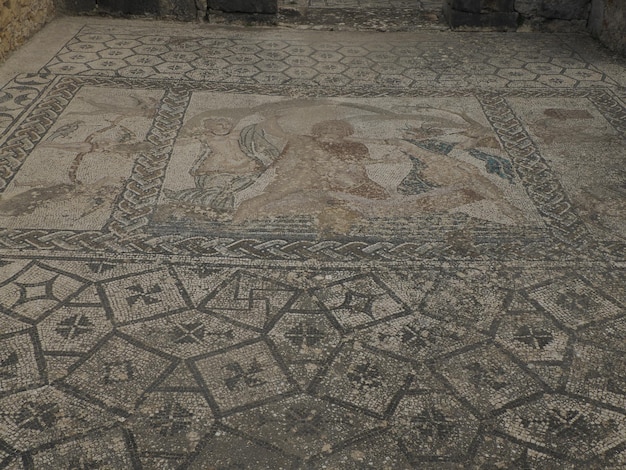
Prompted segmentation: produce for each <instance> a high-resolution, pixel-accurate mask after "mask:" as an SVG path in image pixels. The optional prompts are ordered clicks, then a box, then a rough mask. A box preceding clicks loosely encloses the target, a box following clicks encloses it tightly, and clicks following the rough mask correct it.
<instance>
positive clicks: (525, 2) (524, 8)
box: [515, 0, 541, 17]
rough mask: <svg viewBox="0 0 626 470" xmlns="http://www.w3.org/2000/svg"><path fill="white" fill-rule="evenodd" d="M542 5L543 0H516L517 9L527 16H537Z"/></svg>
mask: <svg viewBox="0 0 626 470" xmlns="http://www.w3.org/2000/svg"><path fill="white" fill-rule="evenodd" d="M540 6H541V0H515V11H516V12H518V13H519V14H520V15H523V16H525V17H531V16H536V15H537V14H538V13H539V7H540Z"/></svg>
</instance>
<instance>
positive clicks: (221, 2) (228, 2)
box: [209, 0, 278, 14]
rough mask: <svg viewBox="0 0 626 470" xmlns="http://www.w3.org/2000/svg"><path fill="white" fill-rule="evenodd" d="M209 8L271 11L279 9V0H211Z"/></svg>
mask: <svg viewBox="0 0 626 470" xmlns="http://www.w3.org/2000/svg"><path fill="white" fill-rule="evenodd" d="M209 8H210V9H212V10H219V11H225V12H231V13H270V14H274V13H276V12H277V11H278V1H277V0H209Z"/></svg>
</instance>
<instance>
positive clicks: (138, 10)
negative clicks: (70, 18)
mask: <svg viewBox="0 0 626 470" xmlns="http://www.w3.org/2000/svg"><path fill="white" fill-rule="evenodd" d="M98 8H99V9H101V10H105V11H110V12H112V13H123V14H127V15H142V14H146V13H147V14H157V13H159V0H133V1H132V2H128V1H126V0H98Z"/></svg>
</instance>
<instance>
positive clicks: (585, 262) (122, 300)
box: [0, 2, 626, 470]
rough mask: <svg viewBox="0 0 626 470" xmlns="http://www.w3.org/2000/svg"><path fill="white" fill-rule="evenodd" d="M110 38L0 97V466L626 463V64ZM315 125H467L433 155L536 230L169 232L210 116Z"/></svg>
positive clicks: (167, 34)
mask: <svg viewBox="0 0 626 470" xmlns="http://www.w3.org/2000/svg"><path fill="white" fill-rule="evenodd" d="M311 5H313V3H311ZM325 5H328V7H329V8H330V6H331V5H330V2H327V3H325ZM88 23H89V24H86V25H84V26H83V27H82V28H81V29H79V30H78V31H76V34H75V35H74V37H73V38H71V39H70V40H69V41H68V42H67V44H65V45H64V46H63V47H62V48H61V50H60V51H58V53H57V54H55V55H54V57H52V58H51V59H50V60H49V61H47V65H46V66H45V67H44V68H43V70H42V71H41V73H37V74H30V75H25V74H22V75H18V76H15V77H14V78H13V79H12V80H11V81H10V82H8V83H7V84H5V85H4V87H3V88H2V89H1V90H0V188H1V192H2V198H0V220H2V224H3V225H2V228H0V468H7V469H11V470H14V469H59V468H70V469H91V468H110V469H207V468H238V469H272V470H274V469H311V470H313V469H321V468H329V469H331V468H341V469H363V468H375V469H394V470H395V469H410V468H420V469H433V470H434V469H441V468H445V469H461V468H476V469H488V468H528V469H546V468H565V469H578V468H581V469H582V468H585V469H587V468H589V469H596V468H597V469H600V468H602V469H604V468H615V469H619V468H624V467H626V368H625V366H624V361H623V356H624V354H625V353H626V346H625V344H626V341H625V340H626V291H625V289H624V286H625V285H626V243H625V241H624V239H623V233H624V232H623V230H622V228H623V227H624V221H625V220H626V217H625V214H624V210H623V207H625V206H624V205H623V204H621V202H623V201H624V200H625V199H626V194H625V193H624V176H626V175H624V173H623V171H620V169H621V167H622V166H623V165H621V163H620V158H622V157H621V155H623V154H624V152H622V150H624V149H625V148H626V140H625V139H626V108H625V104H626V103H625V102H624V98H625V97H626V92H625V89H624V88H623V87H620V85H619V83H622V84H623V83H625V80H626V67H625V65H626V63H624V62H619V64H618V65H615V63H613V64H612V65H611V66H608V65H607V63H608V62H607V60H605V59H606V57H605V56H603V55H602V54H601V53H598V55H597V56H596V60H590V59H589V58H588V57H589V51H590V50H593V45H592V44H589V43H588V42H585V41H589V40H588V39H584V38H578V39H576V37H569V40H568V39H566V38H567V37H566V36H546V35H523V36H519V37H516V38H515V39H513V38H511V37H509V36H507V35H503V36H501V35H494V34H480V35H473V36H463V37H462V38H460V37H459V36H456V35H447V34H446V35H440V34H439V33H437V34H425V35H423V36H420V37H419V38H417V39H416V37H415V36H412V35H405V36H402V35H396V34H389V35H384V36H379V38H380V40H379V41H375V40H372V39H371V36H369V35H360V33H356V34H343V35H337V36H333V35H329V34H328V33H322V34H323V36H324V37H323V38H322V39H316V38H317V36H315V35H314V33H311V32H307V33H306V34H307V37H306V38H305V37H303V36H302V35H301V34H300V33H297V32H292V31H282V30H269V29H268V30H261V31H255V32H253V33H251V32H249V31H247V30H246V29H245V28H241V29H238V28H232V29H230V30H227V32H224V31H223V30H222V31H217V32H213V31H204V30H202V29H198V28H196V29H193V28H189V29H188V30H183V29H184V27H183V26H181V27H180V29H177V28H175V27H172V25H165V24H163V28H162V30H160V31H159V30H157V29H155V28H154V27H146V26H145V23H129V24H128V26H120V23H115V24H112V23H111V22H110V20H101V21H96V20H91V21H88ZM159 24H160V23H159ZM311 34H313V36H311ZM494 39H497V41H498V43H499V44H502V45H503V47H502V48H497V49H494V47H493V43H494ZM467 41H474V42H475V47H472V48H471V52H467V53H464V52H462V50H461V49H460V48H459V47H458V46H459V44H461V43H463V42H467ZM579 41H582V44H581V43H580V42H579ZM505 46H506V47H505ZM18 54H19V53H18ZM45 62H46V61H43V63H45ZM620 67H621V68H620ZM133 71H134V72H133ZM298 71H300V72H298ZM365 72H367V73H366V74H365V75H360V74H361V73H365ZM417 72H419V73H420V74H423V75H419V76H418V73H417ZM299 73H301V75H298V74H299ZM412 74H413V75H412ZM328 77H333V78H332V79H331V78H328ZM292 100H294V102H296V103H298V104H300V105H301V107H302V109H305V111H306V110H307V109H310V110H313V111H316V112H320V111H319V110H320V109H322V110H325V111H327V110H329V109H330V110H332V111H333V112H337V113H338V115H340V116H341V114H340V113H341V112H343V111H342V109H343V108H341V106H347V105H346V103H349V105H350V106H351V107H352V108H354V109H360V110H362V109H366V110H367V111H368V112H370V113H371V112H373V111H372V110H376V112H377V113H379V115H380V113H382V112H383V111H384V107H383V106H382V105H381V104H380V101H388V102H389V103H392V104H393V103H403V105H405V106H406V107H407V108H408V107H410V106H414V107H417V106H422V108H424V109H428V110H429V111H428V112H431V113H434V114H435V115H436V116H439V115H440V114H441V113H444V111H445V110H446V109H447V108H449V107H450V105H449V103H454V104H455V105H456V106H457V107H458V108H462V109H463V113H464V115H463V117H464V120H463V122H467V121H469V122H471V123H472V126H473V127H471V132H466V133H465V134H467V135H465V134H464V136H463V140H458V141H453V142H447V141H443V140H437V139H439V138H440V134H438V133H437V129H435V130H433V129H432V128H430V127H425V126H422V127H421V128H419V129H417V128H416V129H414V132H413V134H412V137H411V139H412V140H413V141H414V142H413V144H412V145H415V146H417V147H418V148H420V149H422V151H423V152H424V153H422V154H419V155H426V156H428V155H430V156H431V159H430V160H428V165H433V166H434V165H435V164H436V163H437V162H439V161H451V162H454V165H453V166H454V167H461V166H462V164H463V163H464V162H465V163H467V162H473V163H472V165H473V167H472V168H479V169H480V170H481V172H480V173H473V174H475V175H481V178H490V179H488V180H487V181H496V182H498V184H499V185H500V186H498V187H504V188H506V191H507V192H506V195H507V196H508V197H511V196H510V195H511V194H513V191H514V190H515V191H519V192H520V194H521V196H519V197H520V198H522V200H523V204H522V206H523V207H522V208H523V209H524V210H526V211H527V212H526V213H527V214H531V215H533V217H534V219H532V220H533V221H534V222H533V223H534V225H523V224H522V225H515V224H510V225H507V224H500V223H497V222H490V221H488V220H487V219H484V218H483V219H481V218H480V217H474V218H471V217H466V216H465V215H463V214H459V213H453V214H447V213H438V212H435V213H432V214H430V215H428V216H423V217H421V218H420V217H416V218H415V220H414V221H413V222H414V225H410V224H408V225H407V221H406V220H403V217H396V218H395V219H394V218H393V217H395V216H393V214H392V216H390V217H392V218H391V219H390V220H387V221H386V222H385V223H384V224H383V223H379V224H378V225H376V224H374V223H373V222H371V223H370V222H367V223H366V222H364V223H362V224H361V225H360V226H358V227H357V228H358V229H355V230H353V231H352V232H345V233H343V234H341V236H339V235H336V234H335V235H334V236H327V233H325V232H319V233H314V232H312V233H313V235H311V233H309V232H303V231H300V232H298V230H300V228H301V227H303V226H304V227H308V226H307V225H306V224H304V222H302V221H301V219H302V218H303V217H302V216H300V217H298V216H297V214H296V216H293V217H292V219H288V220H285V219H280V218H277V219H276V220H271V221H270V222H267V223H265V222H263V223H258V224H257V225H255V224H254V223H247V225H246V224H243V225H239V226H237V225H236V224H231V225H229V223H230V222H228V223H222V222H221V221H220V220H217V221H212V222H211V223H201V220H200V219H199V218H195V219H194V218H187V219H181V220H183V222H184V223H183V222H181V221H180V220H176V219H169V218H167V217H163V218H161V219H159V218H158V217H157V215H158V214H157V212H158V209H159V204H160V201H162V199H159V198H163V195H164V194H165V193H166V190H167V189H168V186H167V184H170V183H171V181H169V180H167V178H168V171H173V170H172V168H174V167H175V166H176V165H177V164H178V162H177V160H176V159H177V158H185V154H186V153H190V152H191V150H189V149H190V148H191V149H192V150H193V145H196V144H194V143H193V139H191V138H190V137H189V135H192V136H193V132H192V131H193V128H194V122H195V121H194V117H195V116H196V115H198V114H200V115H201V113H202V112H205V111H206V109H205V107H206V106H208V105H207V104H206V103H213V104H211V105H212V106H215V107H217V108H219V107H220V106H222V103H230V104H229V105H228V106H230V107H229V108H227V109H229V110H230V113H231V114H228V113H227V112H226V111H224V109H222V108H219V109H220V110H221V111H222V114H224V113H225V114H227V115H228V116H236V112H240V110H241V109H242V108H243V106H241V104H240V103H248V108H249V109H254V111H255V112H258V113H261V114H262V113H263V112H265V113H266V114H267V115H266V116H265V117H266V118H267V116H270V117H271V113H270V111H271V110H272V109H273V108H272V106H273V105H274V103H276V102H281V103H287V104H290V103H292ZM376 100H379V101H376ZM312 102H313V103H315V105H311V103H312ZM338 102H341V103H342V105H341V106H339V105H337V103H338ZM320 103H322V104H320ZM329 103H330V104H329ZM392 104H389V106H392ZM331 105H332V106H331ZM374 105H376V106H374ZM307 106H308V107H309V108H306V107H307ZM315 106H318V108H316V107H315ZM324 106H326V107H324ZM352 108H351V109H352ZM288 109H289V110H291V108H288ZM381 109H383V111H381ZM420 109H421V108H420ZM238 110H239V111H238ZM268 110H269V111H268ZM337 110H339V111H337ZM387 113H389V111H387ZM310 114H313V112H311V113H310ZM291 116H292V115H290V114H288V117H291ZM244 118H246V119H247V118H249V116H248V115H245V116H244ZM267 120H269V118H267ZM294 120H295V119H294ZM264 122H265V121H261V120H257V121H256V122H255V123H256V124H259V123H261V124H263V123H264ZM377 122H378V121H377ZM381 122H382V121H381ZM458 122H459V121H454V120H453V123H457V124H455V125H458ZM381 125H382V124H381ZM103 126H104V127H103ZM449 126H451V127H454V126H453V125H452V124H449ZM275 128H276V126H274V129H275ZM189 129H191V131H189ZM243 129H247V130H249V127H244V128H243ZM266 129H268V131H267V133H264V134H263V136H264V137H267V139H268V140H269V139H270V137H269V133H270V131H269V130H270V127H269V125H268V127H267V128H266ZM477 129H478V130H479V131H480V132H478V131H477ZM418 131H419V132H422V134H418ZM81 132H82V134H81ZM207 132H208V131H207ZM215 135H217V136H218V137H220V135H219V130H218V131H216V134H215ZM226 135H227V134H226ZM237 135H238V136H239V134H237ZM241 135H249V134H245V133H243V132H242V134H241ZM298 136H299V137H298V139H304V137H303V136H302V135H301V134H298ZM485 136H486V137H485ZM222 137H223V135H222ZM185 138H186V139H188V140H187V141H186V142H187V143H186V144H185V145H187V146H185V145H183V146H182V150H181V147H177V145H179V142H180V141H184V139H185ZM216 139H217V137H216ZM242 139H243V138H241V139H239V138H238V140H237V145H241V146H243V147H245V145H249V144H246V142H248V141H244V140H242ZM563 140H565V141H567V144H568V145H566V146H563V144H562V142H563ZM189 142H191V143H189ZM241 142H243V143H241ZM259 142H264V141H261V140H258V139H257V140H253V143H254V144H255V145H257V144H259ZM292 142H295V143H296V144H297V143H298V140H297V139H294V140H293V141H292ZM307 142H308V141H307ZM368 143H369V144H370V145H371V146H372V148H374V147H375V146H376V145H381V144H380V142H378V141H376V142H374V143H372V142H369V141H368ZM496 144H497V146H499V147H498V148H499V149H500V150H499V151H498V152H495V150H493V149H495V148H496ZM485 145H491V147H485ZM356 148H358V147H356ZM485 148H487V149H488V148H491V149H492V150H491V152H492V153H489V152H487V151H486V150H485ZM385 149H387V147H385ZM480 149H482V150H480ZM177 152H178V153H177ZM428 152H430V154H429V153H428ZM495 153H497V155H496V154H495ZM431 154H432V155H431ZM64 155H65V156H66V157H67V156H68V155H69V157H67V158H68V159H69V161H70V162H71V163H72V164H71V165H70V168H69V171H67V172H65V173H62V172H59V171H58V167H61V166H62V165H61V164H60V163H59V162H60V161H63V160H55V158H59V159H60V158H61V157H63V156H64ZM413 158H414V159H417V157H413ZM423 158H426V157H423ZM90 159H91V160H90ZM107 159H112V160H110V161H115V162H118V163H117V164H116V165H115V167H114V168H113V165H111V164H109V166H108V167H107V166H106V165H105V166H103V165H102V163H101V162H102V161H105V162H108V161H109V160H107ZM437 159H439V160H437ZM563 160H565V163H563ZM622 160H623V158H622ZM418 161H419V160H418ZM51 162H57V163H56V164H52V163H51ZM590 162H591V163H590ZM590 164H592V165H593V169H594V172H591V171H588V169H587V168H588V167H586V166H585V165H590ZM420 165H421V166H420ZM425 165H426V164H425V163H421V164H415V165H414V166H413V167H412V168H411V169H407V170H406V172H407V174H408V176H405V177H404V179H403V180H402V182H403V183H402V185H401V187H402V191H404V192H407V193H408V192H410V191H412V190H413V191H423V190H431V189H432V188H433V187H434V185H433V184H432V183H429V182H428V180H427V178H426V173H424V172H423V170H424V168H425ZM572 168H573V170H572ZM123 169H126V170H127V171H128V174H127V175H126V176H123V177H120V176H116V175H118V174H117V173H115V171H122V170H123ZM126 170H124V171H126ZM29 172H30V173H29ZM42 172H45V173H42ZM581 172H583V173H584V175H585V176H584V177H581V176H580V174H581ZM372 174H373V172H372ZM598 174H600V176H597V175H598ZM24 175H26V176H28V175H31V176H29V177H30V178H32V181H34V182H35V183H36V184H32V185H31V186H28V188H27V189H24V187H26V186H27V184H28V183H29V181H30V180H29V179H28V178H27V177H26V176H24ZM59 175H61V176H59ZM55 178H57V179H58V181H57V180H55ZM397 179H398V178H397ZM400 179H401V178H400ZM38 181H45V182H46V184H47V185H46V184H43V183H41V184H39V183H38ZM476 181H477V183H476V186H478V181H483V180H481V179H479V180H476ZM588 181H591V182H592V183H593V184H594V185H595V186H593V187H592V188H589V186H588V184H587V183H588ZM485 184H486V183H485ZM488 187H491V186H488ZM195 189H197V188H195ZM522 196H523V197H522ZM41 197H47V198H49V199H50V200H52V201H53V203H54V204H58V205H57V206H54V205H51V206H46V205H45V204H43V203H41V202H40V198H41ZM516 197H517V196H516ZM501 200H505V198H504V197H501ZM68 201H69V202H68ZM76 201H78V203H79V206H78V207H80V208H81V210H84V212H83V213H78V212H77V211H70V210H64V211H62V210H60V209H58V210H57V209H54V210H53V209H46V207H48V208H49V207H61V208H63V207H65V206H63V204H69V203H71V202H76ZM85 201H86V202H85ZM581 201H582V202H581ZM589 201H592V202H594V201H599V202H597V203H596V202H594V204H595V205H588V204H591V202H589ZM444 202H445V200H444ZM444 202H441V204H442V206H443V204H444ZM587 203H588V204H587ZM605 203H606V204H605ZM81 204H82V205H81ZM233 204H234V203H233ZM372 204H374V203H372ZM586 204H587V205H586ZM103 208H105V209H106V211H105V210H104V209H103ZM55 210H56V212H55ZM107 211H108V212H107ZM205 212H208V211H205ZM476 213H477V214H478V215H480V211H478V212H475V214H476ZM194 216H196V217H197V214H196V215H194ZM72 217H74V219H73V218H72ZM407 219H408V217H407ZM68 220H69V222H68ZM205 222H206V221H205ZM368 223H369V224H370V225H367V224H368ZM377 223H378V222H377ZM220 224H221V225H220ZM385 224H386V225H385ZM294 227H296V228H295V229H294ZM359 230H362V231H363V233H360V232H359Z"/></svg>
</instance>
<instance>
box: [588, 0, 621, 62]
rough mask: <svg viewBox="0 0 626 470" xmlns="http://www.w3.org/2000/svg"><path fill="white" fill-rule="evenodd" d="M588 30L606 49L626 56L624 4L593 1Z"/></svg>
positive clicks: (617, 1)
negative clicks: (608, 48)
mask: <svg viewBox="0 0 626 470" xmlns="http://www.w3.org/2000/svg"><path fill="white" fill-rule="evenodd" d="M589 30H590V31H591V33H592V34H593V35H594V36H596V37H598V38H599V39H600V40H601V41H602V42H603V43H604V44H606V45H607V46H608V47H610V48H611V49H613V50H614V51H617V52H620V53H622V54H624V55H626V2H624V0H593V1H592V4H591V14H590V16H589Z"/></svg>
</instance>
